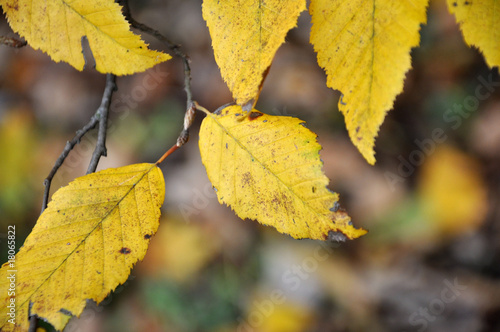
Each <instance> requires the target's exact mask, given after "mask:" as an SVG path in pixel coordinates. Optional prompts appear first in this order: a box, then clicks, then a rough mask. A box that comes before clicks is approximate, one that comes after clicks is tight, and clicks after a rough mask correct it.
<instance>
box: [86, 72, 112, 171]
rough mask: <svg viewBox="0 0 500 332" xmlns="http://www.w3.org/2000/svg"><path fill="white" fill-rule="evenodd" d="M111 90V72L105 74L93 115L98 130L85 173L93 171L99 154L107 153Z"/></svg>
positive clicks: (99, 156)
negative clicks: (96, 120)
mask: <svg viewBox="0 0 500 332" xmlns="http://www.w3.org/2000/svg"><path fill="white" fill-rule="evenodd" d="M113 91H116V76H115V75H113V74H107V75H106V88H105V89H104V94H103V96H102V101H101V106H99V108H98V109H97V112H96V113H95V115H94V117H97V118H98V121H99V132H98V134H97V144H96V147H95V150H94V153H93V154H92V159H91V160H90V164H89V168H88V169H87V174H89V173H93V172H95V170H96V168H97V164H98V163H99V159H101V156H104V157H106V155H107V150H106V132H107V129H108V113H109V105H110V104H111V97H112V96H113Z"/></svg>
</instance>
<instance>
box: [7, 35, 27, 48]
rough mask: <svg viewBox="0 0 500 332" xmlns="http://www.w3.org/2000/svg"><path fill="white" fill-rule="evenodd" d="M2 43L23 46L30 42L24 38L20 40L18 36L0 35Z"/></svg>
mask: <svg viewBox="0 0 500 332" xmlns="http://www.w3.org/2000/svg"><path fill="white" fill-rule="evenodd" d="M0 44H4V45H7V46H10V47H15V48H21V47H23V46H26V45H27V44H28V43H26V41H24V40H19V39H16V38H11V37H5V36H0Z"/></svg>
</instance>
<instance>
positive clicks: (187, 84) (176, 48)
mask: <svg viewBox="0 0 500 332" xmlns="http://www.w3.org/2000/svg"><path fill="white" fill-rule="evenodd" d="M118 3H119V4H120V5H122V7H123V15H124V16H125V18H126V19H127V20H128V21H129V23H130V25H132V27H134V28H135V29H137V30H140V31H142V32H145V33H147V34H149V35H151V36H153V37H155V38H156V39H158V40H159V41H160V42H162V43H163V44H165V46H167V47H168V48H169V49H170V50H171V51H172V52H174V54H175V55H176V56H178V57H179V58H181V59H182V62H183V63H184V91H186V95H187V103H186V104H187V107H186V109H189V108H190V107H191V105H192V104H193V93H192V92H191V67H190V66H189V57H188V56H187V55H186V54H185V53H184V52H182V50H181V45H179V44H176V43H173V42H171V41H170V39H168V38H167V37H165V36H164V35H162V34H161V33H160V32H159V31H158V30H155V29H153V28H151V27H149V26H147V25H146V24H143V23H140V22H137V21H136V20H135V19H134V18H133V17H132V15H131V14H130V7H129V5H128V0H118Z"/></svg>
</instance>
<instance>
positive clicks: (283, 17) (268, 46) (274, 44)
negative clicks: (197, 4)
mask: <svg viewBox="0 0 500 332" xmlns="http://www.w3.org/2000/svg"><path fill="white" fill-rule="evenodd" d="M305 9H306V1H305V0H286V1H285V0H269V1H265V2H264V1H258V0H233V1H218V0H204V1H203V18H204V19H205V21H206V22H207V25H208V28H209V30H210V36H211V37H212V46H213V49H214V55H215V61H216V62H217V64H218V66H219V68H220V71H221V75H222V78H223V79H224V81H225V82H226V83H227V85H228V86H229V90H231V92H232V94H233V97H234V99H235V100H236V102H237V103H238V104H239V105H246V104H250V106H253V105H254V104H255V102H256V101H257V98H258V95H259V90H260V87H261V83H262V80H263V75H264V73H265V71H266V70H267V69H268V68H269V66H270V65H271V62H272V60H273V58H274V54H275V53H276V51H277V50H278V47H279V46H280V45H281V44H282V43H283V42H284V41H285V36H286V34H287V33H288V31H289V30H290V29H292V28H293V27H295V26H296V24H297V18H298V17H299V14H300V13H301V12H302V11H303V10H305Z"/></svg>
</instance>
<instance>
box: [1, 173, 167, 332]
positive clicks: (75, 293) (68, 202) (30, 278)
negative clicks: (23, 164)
mask: <svg viewBox="0 0 500 332" xmlns="http://www.w3.org/2000/svg"><path fill="white" fill-rule="evenodd" d="M164 195H165V186H164V180H163V175H162V173H161V171H160V169H159V168H158V167H156V166H155V165H152V164H135V165H130V166H125V167H120V168H115V169H107V170H104V171H101V172H98V173H93V174H89V175H86V176H83V177H80V178H77V179H76V180H75V181H73V182H71V183H70V184H69V185H68V186H66V187H63V188H61V189H59V190H58V191H57V192H56V193H55V194H54V195H53V198H52V201H51V202H50V203H49V205H48V208H47V209H46V210H45V211H44V212H43V213H42V214H41V215H40V218H39V219H38V222H37V223H36V225H35V227H34V228H33V230H32V232H31V234H30V235H29V236H28V237H27V238H26V241H25V242H24V245H23V247H22V248H21V250H19V253H18V254H17V255H16V256H15V259H14V260H12V261H10V262H7V263H5V264H4V265H3V266H2V269H1V270H0V289H2V290H7V289H9V288H14V292H15V297H11V295H12V294H8V293H7V291H5V292H3V293H2V298H1V300H0V329H1V330H2V331H26V330H27V329H28V326H29V322H28V313H30V314H31V315H37V316H38V317H40V318H42V319H44V320H47V321H48V322H49V323H51V324H52V325H53V326H54V327H55V328H56V330H62V329H63V328H64V326H65V325H66V324H67V322H68V320H69V319H70V318H71V317H72V316H73V315H75V316H79V315H80V314H81V312H82V311H83V309H84V308H85V304H86V302H87V299H91V300H94V301H96V302H97V303H99V302H101V301H102V300H104V298H105V297H106V296H107V295H108V294H109V293H110V292H111V291H112V290H113V289H115V288H116V287H117V286H118V285H119V284H122V283H124V282H125V281H126V280H127V278H128V275H129V274H130V269H131V268H132V267H133V265H134V264H135V263H136V262H137V261H138V260H142V258H143V257H144V255H145V253H146V250H147V248H148V244H149V241H150V238H151V236H152V235H153V234H154V233H156V230H157V228H158V224H159V218H160V207H161V205H162V204H163V199H164ZM12 276H13V278H10V279H8V278H7V277H12ZM11 282H13V284H14V285H15V287H12V285H11ZM12 298H13V299H14V303H15V324H11V322H9V321H8V319H11V317H10V316H8V314H9V313H10V312H11V311H10V308H9V307H8V304H10V303H11V301H12V300H11V299H12Z"/></svg>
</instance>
